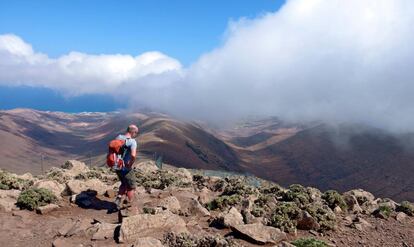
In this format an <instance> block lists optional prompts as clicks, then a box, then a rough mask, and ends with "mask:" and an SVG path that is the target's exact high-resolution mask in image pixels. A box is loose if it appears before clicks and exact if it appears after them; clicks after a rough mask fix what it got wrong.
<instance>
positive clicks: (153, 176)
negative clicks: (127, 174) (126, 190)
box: [131, 170, 191, 190]
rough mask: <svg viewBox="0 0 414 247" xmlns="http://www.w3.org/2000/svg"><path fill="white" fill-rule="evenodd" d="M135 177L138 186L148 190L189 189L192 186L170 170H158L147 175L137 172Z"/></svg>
mask: <svg viewBox="0 0 414 247" xmlns="http://www.w3.org/2000/svg"><path fill="white" fill-rule="evenodd" d="M131 172H132V171H131ZM135 177H136V181H137V184H138V185H141V186H143V187H144V188H146V189H150V188H153V189H160V190H163V189H165V188H167V187H170V186H177V187H188V186H190V185H191V184H190V183H184V182H183V181H182V179H181V178H179V177H177V176H175V175H174V173H172V172H171V171H168V170H157V171H155V172H149V173H145V174H144V173H143V172H140V171H135Z"/></svg>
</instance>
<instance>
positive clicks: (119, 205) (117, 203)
mask: <svg viewBox="0 0 414 247" xmlns="http://www.w3.org/2000/svg"><path fill="white" fill-rule="evenodd" d="M121 201H122V197H120V196H117V197H116V199H115V201H114V203H115V205H116V209H117V210H119V209H121Z"/></svg>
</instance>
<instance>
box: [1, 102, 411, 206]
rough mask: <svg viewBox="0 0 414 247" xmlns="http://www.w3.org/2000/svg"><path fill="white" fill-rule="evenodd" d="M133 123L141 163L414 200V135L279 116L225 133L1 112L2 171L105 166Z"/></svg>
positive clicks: (158, 121)
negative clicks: (73, 162)
mask: <svg viewBox="0 0 414 247" xmlns="http://www.w3.org/2000/svg"><path fill="white" fill-rule="evenodd" d="M131 122H133V123H137V124H138V125H139V127H140V129H141V133H140V136H139V137H138V148H139V154H140V157H145V158H152V157H153V156H154V154H155V153H156V155H157V157H158V156H162V157H163V160H164V162H165V163H169V164H171V165H174V166H179V167H186V168H200V169H211V170H227V171H236V172H242V173H243V172H246V173H252V174H255V175H257V176H259V177H262V178H265V179H269V180H272V181H275V182H277V183H280V184H281V185H284V186H286V185H288V184H292V183H300V184H304V185H309V186H315V187H318V188H320V189H322V190H326V189H331V188H333V189H338V190H340V191H345V190H349V189H351V188H355V187H359V188H363V189H366V190H368V191H372V192H374V193H375V194H377V195H378V196H381V197H390V198H393V199H395V200H402V199H406V200H414V180H413V179H412V177H413V175H414V153H413V152H411V151H410V149H408V148H407V146H404V145H403V143H404V142H405V141H406V140H405V139H410V138H411V137H412V136H410V135H405V136H403V139H401V138H397V137H394V136H392V135H390V134H387V133H384V132H383V131H380V130H377V129H373V128H367V127H361V126H345V125H344V126H339V127H337V128H335V129H333V128H331V127H329V126H326V125H323V124H319V123H312V124H290V123H285V122H282V121H280V120H278V119H277V118H267V119H248V120H245V121H242V122H239V123H237V124H235V125H234V126H232V127H230V128H226V129H220V128H217V127H212V126H209V125H207V124H204V123H196V122H185V121H181V120H178V119H175V118H172V117H170V116H168V115H164V114H160V113H154V112H140V113H123V114H121V113H116V112H112V113H80V114H68V113H61V112H45V111H36V110H30V109H15V110H8V111H0V140H1V141H0V144H1V148H0V155H1V157H2V159H1V160H0V167H1V168H5V169H7V170H10V171H13V172H18V173H24V172H26V171H30V172H32V173H40V172H41V166H40V165H41V162H42V161H41V160H42V156H43V166H44V169H46V168H47V167H50V166H56V165H59V164H60V163H62V162H63V161H64V160H67V159H72V158H76V159H81V160H83V161H85V162H86V163H87V164H88V163H91V164H92V165H102V164H104V155H105V152H106V144H107V142H108V141H109V140H111V139H112V138H114V137H115V136H116V135H117V134H118V133H121V132H123V131H124V129H125V127H126V126H127V125H128V124H129V123H131Z"/></svg>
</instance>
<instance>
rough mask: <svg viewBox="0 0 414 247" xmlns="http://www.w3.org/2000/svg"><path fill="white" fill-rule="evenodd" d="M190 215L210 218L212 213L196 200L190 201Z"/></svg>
mask: <svg viewBox="0 0 414 247" xmlns="http://www.w3.org/2000/svg"><path fill="white" fill-rule="evenodd" d="M188 213H189V214H190V215H196V216H201V217H204V216H210V212H209V211H208V210H207V209H206V208H205V207H203V206H202V205H201V204H200V203H199V202H198V201H197V200H196V199H194V198H191V199H190V203H189V206H188Z"/></svg>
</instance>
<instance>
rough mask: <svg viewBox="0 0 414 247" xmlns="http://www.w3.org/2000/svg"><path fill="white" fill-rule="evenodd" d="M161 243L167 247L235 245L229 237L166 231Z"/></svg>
mask: <svg viewBox="0 0 414 247" xmlns="http://www.w3.org/2000/svg"><path fill="white" fill-rule="evenodd" d="M163 244H164V245H165V246H169V247H206V246H222V247H231V246H239V245H236V244H235V243H234V242H233V241H232V240H231V239H226V238H223V237H222V236H220V235H217V236H209V235H204V236H196V235H192V234H189V233H179V234H176V233H172V232H170V233H167V234H166V235H164V240H163Z"/></svg>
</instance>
